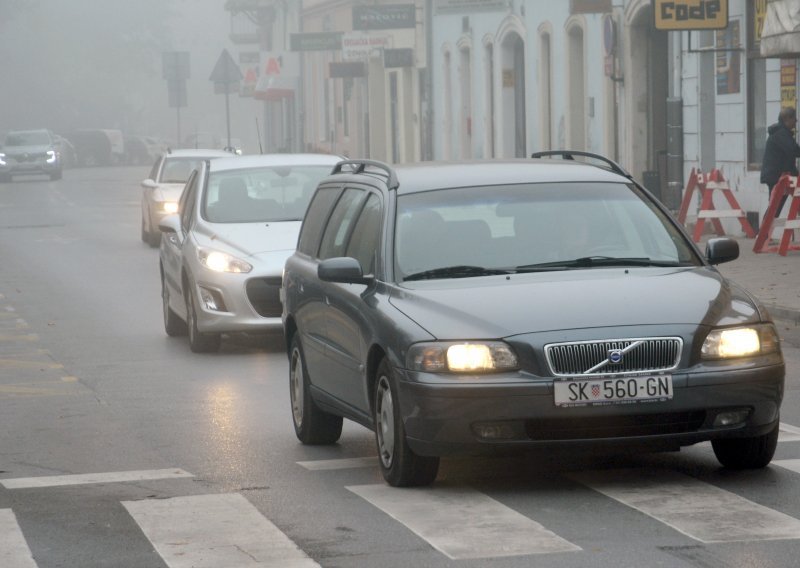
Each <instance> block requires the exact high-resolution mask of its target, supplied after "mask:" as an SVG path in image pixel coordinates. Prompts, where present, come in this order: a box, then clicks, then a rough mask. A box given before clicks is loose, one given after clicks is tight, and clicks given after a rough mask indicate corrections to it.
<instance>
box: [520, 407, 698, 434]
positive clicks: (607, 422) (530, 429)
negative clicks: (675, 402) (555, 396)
mask: <svg viewBox="0 0 800 568" xmlns="http://www.w3.org/2000/svg"><path fill="white" fill-rule="evenodd" d="M705 419H706V412H705V411H704V410H698V411H695V412H670V413H661V414H640V415H633V416H603V417H594V418H552V419H538V420H537V419H534V420H526V421H525V433H526V434H527V436H528V437H529V438H530V439H531V440H596V439H599V438H626V437H631V436H656V435H659V434H685V433H690V432H696V431H697V430H699V429H700V427H701V426H702V425H703V423H704V422H705Z"/></svg>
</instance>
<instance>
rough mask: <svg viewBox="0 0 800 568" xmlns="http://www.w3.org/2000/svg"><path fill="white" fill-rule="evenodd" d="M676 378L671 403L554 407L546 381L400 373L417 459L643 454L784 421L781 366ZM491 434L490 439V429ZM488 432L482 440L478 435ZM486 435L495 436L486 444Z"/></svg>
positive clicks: (753, 432)
mask: <svg viewBox="0 0 800 568" xmlns="http://www.w3.org/2000/svg"><path fill="white" fill-rule="evenodd" d="M767 359H770V361H769V362H768V363H767V364H764V365H763V366H757V367H748V368H745V369H741V368H739V369H736V370H724V371H723V370H708V369H704V370H703V372H683V373H678V372H675V373H673V374H672V379H673V391H674V393H673V398H672V399H671V400H668V401H663V402H640V403H636V404H619V405H611V406H582V407H569V408H565V407H557V406H556V405H555V403H554V397H553V386H552V385H553V383H552V381H551V380H547V379H537V378H533V379H527V380H526V378H524V377H521V376H520V375H519V374H514V375H509V376H508V377H493V378H492V379H491V380H487V379H486V378H485V377H484V378H476V377H471V378H462V380H454V379H450V380H445V381H443V380H441V377H439V378H436V377H434V376H432V375H426V374H423V373H415V372H411V371H405V370H400V369H398V370H396V373H397V377H398V378H399V381H398V390H399V392H398V397H399V399H400V407H401V415H402V416H403V422H404V426H405V431H406V435H407V437H408V442H409V445H410V446H411V448H412V449H413V450H414V451H415V452H416V453H418V454H420V455H437V456H438V455H454V454H481V453H487V452H494V451H498V450H522V449H527V448H535V447H540V446H579V447H580V446H587V447H591V446H614V445H619V446H621V445H632V446H638V445H642V446H644V447H647V448H651V449H654V450H656V449H677V448H679V447H680V446H685V445H691V444H695V443H697V442H702V441H706V440H711V439H715V438H725V437H749V436H758V435H761V434H764V433H766V432H768V431H769V430H770V429H771V428H772V427H774V425H775V424H776V423H777V421H778V420H779V409H780V404H781V401H782V399H783V388H784V375H785V367H784V365H783V362H782V360H781V358H780V356H777V357H770V358H767ZM734 409H747V410H749V414H748V416H747V418H746V420H745V421H744V422H741V423H737V424H733V425H731V426H714V419H715V418H716V416H717V414H719V413H720V412H724V411H730V410H734ZM486 426H490V428H489V429H488V430H487V429H486V428H485V427H486ZM479 432H482V433H483V434H479ZM486 432H493V434H492V436H491V437H486Z"/></svg>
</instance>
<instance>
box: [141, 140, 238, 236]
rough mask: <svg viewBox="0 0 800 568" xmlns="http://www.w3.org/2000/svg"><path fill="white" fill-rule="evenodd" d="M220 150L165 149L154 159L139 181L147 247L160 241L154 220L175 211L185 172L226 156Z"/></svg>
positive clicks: (226, 155) (184, 179)
mask: <svg viewBox="0 0 800 568" xmlns="http://www.w3.org/2000/svg"><path fill="white" fill-rule="evenodd" d="M230 156H231V154H230V152H223V151H222V150H207V149H193V150H168V151H167V152H165V153H163V154H161V155H160V156H159V157H158V159H156V162H155V164H153V168H152V169H151V170H150V175H149V176H148V178H147V179H146V180H144V181H142V241H143V242H145V243H147V244H148V245H150V246H151V247H157V246H158V244H159V243H160V242H161V231H159V230H158V223H159V221H161V219H162V218H163V217H165V216H166V215H173V214H175V213H177V212H178V198H179V197H180V196H181V192H182V191H183V186H184V185H186V180H187V179H189V174H190V173H192V170H193V169H195V168H196V167H197V166H198V165H200V163H201V162H202V161H203V160H207V159H210V158H223V157H225V158H230Z"/></svg>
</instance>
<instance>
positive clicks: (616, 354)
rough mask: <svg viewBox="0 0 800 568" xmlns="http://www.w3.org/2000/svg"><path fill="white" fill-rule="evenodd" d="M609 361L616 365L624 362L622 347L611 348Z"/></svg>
mask: <svg viewBox="0 0 800 568" xmlns="http://www.w3.org/2000/svg"><path fill="white" fill-rule="evenodd" d="M608 362H609V363H613V364H614V365H618V364H620V363H622V349H609V350H608Z"/></svg>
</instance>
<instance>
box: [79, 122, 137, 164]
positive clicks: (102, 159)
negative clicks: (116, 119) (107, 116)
mask: <svg viewBox="0 0 800 568" xmlns="http://www.w3.org/2000/svg"><path fill="white" fill-rule="evenodd" d="M69 139H70V140H71V141H72V144H73V145H74V146H75V149H76V150H77V156H78V164H79V165H81V166H86V167H93V166H112V165H119V164H124V163H125V139H124V137H123V135H122V132H121V131H119V130H111V129H102V128H85V129H81V130H75V131H73V132H71V133H70V135H69Z"/></svg>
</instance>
